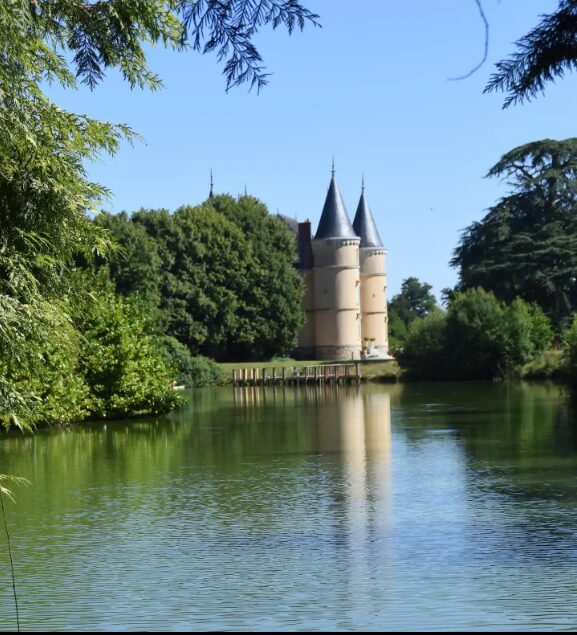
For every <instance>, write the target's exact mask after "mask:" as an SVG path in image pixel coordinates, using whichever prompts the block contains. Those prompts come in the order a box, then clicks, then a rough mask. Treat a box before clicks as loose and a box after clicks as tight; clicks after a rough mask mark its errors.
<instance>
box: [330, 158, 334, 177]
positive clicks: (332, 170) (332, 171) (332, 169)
mask: <svg viewBox="0 0 577 635" xmlns="http://www.w3.org/2000/svg"><path fill="white" fill-rule="evenodd" d="M331 173H332V175H333V177H334V175H335V157H334V156H333V167H332V168H331Z"/></svg>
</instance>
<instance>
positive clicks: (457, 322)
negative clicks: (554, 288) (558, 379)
mask: <svg viewBox="0 0 577 635" xmlns="http://www.w3.org/2000/svg"><path fill="white" fill-rule="evenodd" d="M552 337H553V332H552V329H551V326H550V323H549V320H548V319H547V318H546V316H545V315H544V314H543V312H542V311H541V310H540V309H539V307H537V306H535V305H531V304H527V303H526V302H524V301H523V300H521V299H520V298H517V299H515V301H514V302H512V303H511V304H509V305H506V304H505V303H503V302H499V300H497V299H496V298H495V296H494V295H493V294H492V293H490V292H487V291H484V290H483V289H469V290H468V291H466V292H464V293H456V294H455V296H454V298H453V300H452V301H451V304H450V305H449V307H448V310H447V312H446V313H443V312H442V311H439V310H434V311H432V312H431V313H429V314H428V315H427V316H425V317H424V318H418V319H416V320H414V321H413V322H412V323H411V325H410V327H409V333H408V336H407V340H406V342H405V345H404V348H403V350H402V352H401V353H400V355H399V356H398V359H399V362H400V363H401V365H402V366H403V367H404V368H405V370H406V371H407V372H408V373H409V375H412V376H414V377H417V378H420V379H491V378H493V377H503V376H511V375H513V376H514V375H519V374H521V372H522V369H523V366H524V365H525V364H527V363H528V362H530V361H532V360H534V359H535V358H536V357H537V356H538V355H540V354H541V353H542V352H543V351H544V350H546V349H547V347H548V346H549V345H550V343H551V339H552Z"/></svg>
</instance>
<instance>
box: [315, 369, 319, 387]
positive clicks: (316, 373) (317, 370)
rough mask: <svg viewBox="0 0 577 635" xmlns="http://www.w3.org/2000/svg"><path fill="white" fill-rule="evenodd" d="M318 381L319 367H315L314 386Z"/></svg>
mask: <svg viewBox="0 0 577 635" xmlns="http://www.w3.org/2000/svg"><path fill="white" fill-rule="evenodd" d="M318 381H319V367H318V366H315V384H317V383H318Z"/></svg>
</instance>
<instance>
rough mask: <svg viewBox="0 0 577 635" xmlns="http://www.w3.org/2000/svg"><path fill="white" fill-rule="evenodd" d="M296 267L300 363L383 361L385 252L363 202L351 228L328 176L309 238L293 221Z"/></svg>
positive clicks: (385, 345)
mask: <svg viewBox="0 0 577 635" xmlns="http://www.w3.org/2000/svg"><path fill="white" fill-rule="evenodd" d="M297 243H298V256H299V261H298V265H297V266H298V269H299V271H300V273H301V275H302V277H303V280H304V283H305V289H306V291H305V295H304V299H303V309H304V311H305V314H306V323H305V325H304V327H303V328H302V330H301V332H300V334H299V346H298V349H297V353H296V354H297V356H299V357H300V358H301V359H319V360H345V359H360V358H361V355H364V356H366V355H367V353H368V356H370V357H382V358H386V357H388V328H387V326H388V325H387V278H386V272H385V256H386V253H387V252H386V250H385V248H384V247H383V243H382V241H381V238H380V236H379V232H378V230H377V227H376V225H375V221H374V219H373V216H372V214H371V210H370V209H369V206H368V205H367V201H366V198H365V187H364V183H363V187H362V192H361V198H360V200H359V205H358V207H357V212H356V214H355V218H354V221H353V224H352V225H351V222H350V220H349V217H348V215H347V210H346V208H345V205H344V203H343V199H342V197H341V193H340V191H339V188H338V186H337V183H336V180H335V170H334V166H333V170H332V178H331V183H330V186H329V190H328V193H327V197H326V200H325V204H324V207H323V211H322V214H321V218H320V221H319V226H318V228H317V232H316V234H315V237H314V238H312V234H311V223H310V221H308V220H307V221H305V222H303V223H298V227H297Z"/></svg>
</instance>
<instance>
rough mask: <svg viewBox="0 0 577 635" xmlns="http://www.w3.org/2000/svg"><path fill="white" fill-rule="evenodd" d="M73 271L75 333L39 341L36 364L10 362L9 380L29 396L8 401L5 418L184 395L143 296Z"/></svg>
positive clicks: (97, 413) (72, 416)
mask: <svg viewBox="0 0 577 635" xmlns="http://www.w3.org/2000/svg"><path fill="white" fill-rule="evenodd" d="M70 277H71V284H73V285H74V287H75V288H76V289H77V291H76V292H75V294H74V296H73V297H72V298H71V299H70V304H69V306H68V307H67V308H66V312H67V313H68V314H69V315H70V316H71V319H72V323H71V324H68V331H67V337H66V338H65V339H64V340H61V339H60V338H59V335H60V333H59V332H58V331H57V332H55V333H53V334H50V335H49V336H48V337H46V339H45V340H44V341H43V342H35V343H34V350H35V351H36V352H37V354H38V355H40V359H39V362H38V364H37V365H35V366H34V367H30V366H21V367H19V368H16V367H11V368H7V366H6V365H4V368H3V369H2V370H3V375H4V378H5V381H6V382H7V384H8V385H9V386H10V389H11V392H12V393H14V394H18V395H21V396H22V400H21V402H18V403H16V404H12V407H11V408H9V409H8V408H6V407H4V409H3V410H2V412H1V414H0V423H1V424H2V425H3V426H4V427H5V428H8V427H11V426H17V425H18V424H19V423H20V422H21V421H25V422H27V424H28V426H32V425H40V424H50V425H67V424H71V423H74V422H79V421H82V420H84V419H86V418H94V417H98V418H109V417H129V416H136V415H143V414H157V413H161V412H167V411H168V410H171V409H172V408H174V407H176V406H177V405H179V404H180V403H182V397H181V396H180V395H178V394H177V393H176V392H175V391H174V390H173V389H172V382H173V380H174V377H175V372H174V371H173V370H172V368H171V367H170V366H169V365H168V364H167V363H166V362H165V359H164V357H163V354H162V352H161V350H160V347H159V344H158V342H157V336H156V324H155V322H154V314H151V313H150V312H149V311H148V309H147V307H146V306H145V305H144V304H143V303H142V302H140V300H139V299H138V298H131V299H125V298H123V297H121V296H117V295H116V294H115V293H114V292H113V290H112V289H111V288H110V287H107V286H106V284H105V283H104V284H103V282H102V276H101V279H97V278H94V277H92V276H90V275H86V274H83V275H79V274H71V275H70ZM47 335H48V334H47Z"/></svg>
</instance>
